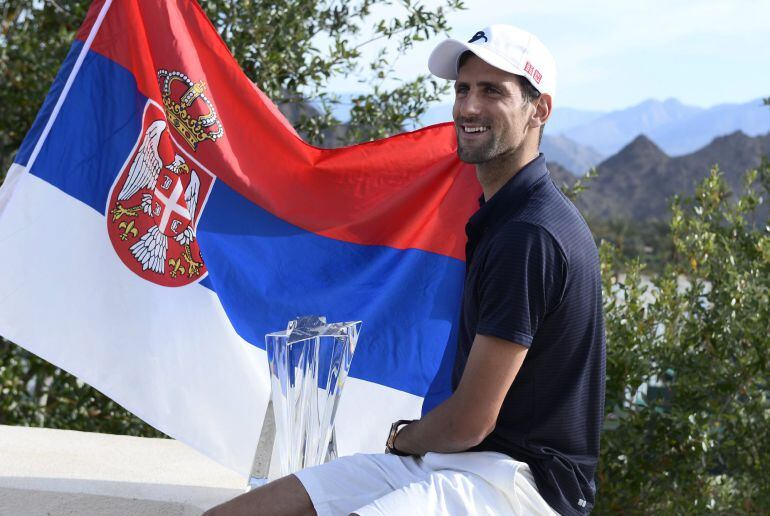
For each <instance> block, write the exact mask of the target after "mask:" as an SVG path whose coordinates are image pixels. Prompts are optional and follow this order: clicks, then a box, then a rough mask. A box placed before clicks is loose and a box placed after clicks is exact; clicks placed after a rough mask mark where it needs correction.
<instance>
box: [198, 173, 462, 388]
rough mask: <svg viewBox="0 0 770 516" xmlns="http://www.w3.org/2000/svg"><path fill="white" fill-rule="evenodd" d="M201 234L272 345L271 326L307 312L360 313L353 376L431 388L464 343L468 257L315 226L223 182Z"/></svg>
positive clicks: (247, 330)
mask: <svg viewBox="0 0 770 516" xmlns="http://www.w3.org/2000/svg"><path fill="white" fill-rule="evenodd" d="M198 238H199V239H200V245H201V249H202V250H203V253H204V259H205V261H206V264H207V267H208V269H209V278H208V280H209V281H210V282H211V283H212V286H213V288H214V290H215V291H216V292H217V294H218V295H219V298H220V300H221V301H222V304H223V306H224V307H225V310H226V311H227V314H228V316H229V317H230V320H231V322H232V323H233V325H234V326H235V329H236V331H238V333H239V334H240V335H241V336H242V337H243V338H245V339H246V340H248V341H249V342H251V343H253V344H255V345H257V346H260V347H263V346H264V343H263V340H264V335H265V333H267V332H270V331H276V330H280V329H282V328H285V327H286V322H287V321H288V320H290V319H293V318H295V317H296V316H297V315H310V314H315V315H326V316H327V317H328V320H333V321H352V320H359V319H360V320H362V321H364V326H363V329H362V333H361V345H360V347H359V349H358V350H357V351H356V358H355V360H354V361H353V366H352V369H351V375H352V376H354V377H357V378H362V379H365V380H369V381H372V382H376V383H379V384H382V385H388V386H390V387H394V388H396V389H399V390H403V391H407V392H410V393H413V394H417V395H419V396H425V395H426V393H427V391H428V390H429V387H430V386H431V383H432V382H433V380H434V377H435V376H436V372H437V370H438V369H439V365H440V364H441V362H442V358H443V357H444V351H445V349H447V344H448V343H452V344H453V343H454V342H455V328H456V325H455V324H454V323H455V320H456V317H457V314H458V310H459V292H460V291H461V290H462V281H463V277H464V270H465V265H464V264H463V263H462V262H460V261H459V260H456V259H454V258H449V257H446V256H441V255H437V254H433V253H428V252H425V251H419V250H399V249H392V248H389V247H385V246H365V245H360V244H351V243H348V242H340V241H337V240H333V239H330V238H327V237H323V236H319V235H316V234H314V233H309V232H307V231H305V230H303V229H300V228H297V227H296V226H293V225H291V224H288V223H286V222H284V221H283V220H281V219H279V218H277V217H275V216H274V215H272V214H270V213H268V212H267V211H265V210H263V209H262V208H260V207H259V206H256V205H254V204H252V203H250V202H249V201H248V200H246V199H245V198H244V197H243V196H241V195H240V194H238V193H237V192H235V191H234V190H232V189H231V188H229V187H228V186H227V185H225V184H224V183H222V182H221V181H218V182H217V183H216V184H215V186H214V189H213V191H212V193H211V196H210V198H209V201H208V204H207V205H206V208H205V211H204V212H203V216H202V218H201V222H200V223H199V226H198ZM453 348H454V346H453V345H452V346H449V349H452V350H453ZM448 362H451V361H448ZM445 366H451V364H445ZM448 388H449V386H448V384H446V383H444V384H443V385H441V384H436V385H434V389H438V390H442V391H445V390H446V389H448Z"/></svg>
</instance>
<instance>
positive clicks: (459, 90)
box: [455, 87, 468, 95]
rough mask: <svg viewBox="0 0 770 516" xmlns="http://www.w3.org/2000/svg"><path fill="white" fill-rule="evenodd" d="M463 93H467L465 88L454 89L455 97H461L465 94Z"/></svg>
mask: <svg viewBox="0 0 770 516" xmlns="http://www.w3.org/2000/svg"><path fill="white" fill-rule="evenodd" d="M465 93H468V88H466V87H460V88H457V89H455V94H456V95H462V94H465Z"/></svg>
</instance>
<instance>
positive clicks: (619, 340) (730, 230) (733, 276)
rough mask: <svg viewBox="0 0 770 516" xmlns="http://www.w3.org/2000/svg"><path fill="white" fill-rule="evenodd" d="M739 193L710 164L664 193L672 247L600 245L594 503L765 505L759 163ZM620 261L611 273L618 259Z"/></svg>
mask: <svg viewBox="0 0 770 516" xmlns="http://www.w3.org/2000/svg"><path fill="white" fill-rule="evenodd" d="M746 181H747V184H748V185H750V186H751V187H750V188H749V190H748V192H747V193H746V194H745V195H743V196H741V197H740V198H739V199H738V200H737V202H729V197H730V194H729V192H728V190H727V186H726V183H725V181H724V178H723V177H722V175H721V174H720V173H719V171H718V170H717V169H714V170H713V171H712V172H711V174H710V175H709V177H708V178H706V179H705V180H704V181H703V183H702V184H701V185H700V186H699V187H698V189H697V191H696V194H695V196H694V198H693V199H689V200H687V201H676V202H675V204H674V207H673V216H672V220H671V236H672V239H673V243H674V247H675V253H676V256H675V258H674V260H673V262H672V263H670V264H668V265H667V266H666V268H665V270H664V272H663V273H661V274H660V275H657V276H653V277H646V276H645V275H644V273H645V269H644V267H643V266H642V265H640V263H639V262H638V261H626V260H624V259H623V258H622V257H620V256H619V255H618V253H617V251H616V250H615V249H614V248H612V247H611V246H609V245H606V244H605V245H603V246H602V266H603V271H602V272H603V280H604V288H605V317H606V322H607V345H608V360H607V400H606V403H607V419H606V427H605V432H604V434H603V438H602V439H603V440H602V457H601V462H600V471H599V484H600V485H599V498H598V503H597V513H600V514H601V513H612V512H624V513H625V512H639V513H672V512H673V513H682V512H683V513H703V512H714V513H726V512H730V513H746V514H750V513H767V512H768V511H770V476H768V475H767V472H766V470H765V468H766V465H767V464H770V433H768V431H767V430H768V429H770V400H769V399H768V395H769V394H770V386H769V384H768V382H769V380H770V378H769V377H768V371H767V365H768V360H770V226H768V221H766V220H765V221H762V222H761V223H760V222H758V221H756V220H754V219H755V212H756V209H757V208H758V207H759V205H760V204H762V203H763V202H764V199H765V198H766V197H767V195H768V193H770V167H768V166H767V163H765V164H763V166H762V167H761V168H760V170H755V171H752V172H750V173H749V174H748V176H747V180H746ZM621 271H622V272H621Z"/></svg>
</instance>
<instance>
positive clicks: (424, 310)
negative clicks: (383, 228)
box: [17, 43, 465, 408]
mask: <svg viewBox="0 0 770 516" xmlns="http://www.w3.org/2000/svg"><path fill="white" fill-rule="evenodd" d="M78 51H79V43H76V44H75V45H74V46H73V49H72V51H71V52H70V56H69V57H68V59H67V62H68V63H70V64H69V66H71V61H74V57H73V55H74V56H75V57H76V56H77V52H78ZM66 66H68V65H67V64H65V67H66ZM66 77H67V74H66V73H60V74H59V77H58V78H57V80H56V83H55V84H54V86H53V88H52V91H51V93H50V94H49V97H48V98H47V100H46V102H45V105H44V108H43V110H42V111H41V114H40V115H39V117H38V120H37V122H36V123H35V127H34V128H33V130H32V131H31V132H30V134H29V136H28V137H27V139H26V140H25V143H24V146H23V148H22V152H20V153H19V155H18V158H17V162H18V163H21V164H24V162H25V160H26V159H28V158H29V152H31V148H32V147H34V144H35V141H36V134H39V131H40V130H41V129H42V128H41V127H40V126H41V123H42V125H43V126H44V125H45V120H47V115H46V114H45V113H46V110H48V111H49V112H50V107H51V106H52V105H53V104H55V101H56V97H57V96H58V91H59V90H60V89H61V85H62V84H63V82H64V81H66ZM146 100H147V99H146V97H144V96H143V95H141V94H140V93H139V92H138V89H137V87H136V82H135V80H134V78H133V76H132V75H131V74H130V73H129V72H128V71H127V70H126V69H124V68H123V67H121V66H120V65H118V64H116V63H114V62H113V61H111V60H109V59H107V58H104V57H102V56H100V55H98V54H95V53H93V52H89V53H88V55H87V57H86V60H85V61H84V63H83V66H82V68H81V69H80V71H79V74H78V77H77V78H76V80H75V82H74V83H73V87H72V90H71V91H70V93H69V96H68V98H67V100H66V102H65V103H64V104H63V105H62V108H61V111H60V113H59V116H58V118H57V120H56V121H55V123H54V124H53V126H52V128H51V132H50V134H49V136H48V139H47V141H46V143H45V145H44V146H43V148H42V149H41V152H40V154H39V155H38V157H37V160H36V162H35V164H34V166H33V169H32V170H31V171H30V172H31V173H32V174H34V175H36V176H38V177H40V178H41V179H44V180H45V181H47V182H49V183H50V184H52V185H54V186H56V187H57V188H59V189H61V190H62V191H64V192H65V193H67V194H69V195H70V196H72V197H75V198H77V199H79V200H80V201H82V202H83V203H85V204H87V205H88V206H91V207H92V208H93V209H94V210H96V211H98V212H99V213H100V214H104V213H105V204H106V202H107V197H108V195H109V189H110V187H111V185H112V183H113V182H114V179H115V177H116V175H117V174H118V173H119V172H120V170H121V169H122V167H123V164H124V162H125V160H126V158H127V157H128V156H129V154H130V152H131V150H132V148H133V145H134V143H135V142H136V139H137V137H138V134H139V131H140V127H141V119H142V113H143V108H144V105H145V103H146ZM41 120H42V122H41ZM214 172H216V171H215V170H214ZM104 236H106V228H105V235H104ZM97 237H99V236H98V235H97ZM198 238H199V239H200V244H201V250H202V252H203V257H204V260H205V262H206V264H207V267H208V270H209V276H208V277H207V278H205V279H204V281H202V282H201V284H202V285H203V286H205V287H208V288H210V289H212V290H213V291H215V292H216V293H217V295H218V296H219V298H220V300H221V302H222V305H223V306H224V309H225V311H226V313H227V315H228V317H229V318H230V321H231V322H232V324H233V326H234V327H235V329H236V331H237V332H238V333H239V334H240V335H241V336H242V337H243V338H244V339H245V340H247V341H249V342H250V343H252V344H254V345H256V346H259V347H264V334H265V333H267V332H271V331H275V330H279V329H281V328H284V327H285V326H286V322H287V321H288V320H289V319H292V318H294V317H295V316H297V315H305V314H318V315H326V316H327V317H328V319H329V320H333V321H344V320H362V321H363V322H364V326H363V330H362V334H361V335H362V336H361V340H360V345H359V348H358V349H357V351H356V356H355V359H354V361H353V366H352V370H351V376H353V377H356V378H361V379H364V380H368V381H372V382H376V383H379V384H382V385H386V386H389V387H393V388H395V389H399V390H401V391H405V392H409V393H412V394H415V395H418V396H424V397H426V401H425V407H426V408H429V407H432V406H433V405H435V403H437V402H438V401H440V400H441V399H443V398H445V397H446V396H447V395H448V393H449V388H450V386H449V378H450V374H449V373H450V370H451V366H452V360H453V353H454V347H455V340H456V336H455V331H456V319H457V315H458V312H459V299H460V296H459V293H460V291H461V289H462V281H463V277H464V269H465V266H464V263H463V262H461V261H459V260H456V259H454V258H449V257H446V256H442V255H438V254H434V253H429V252H425V251H419V250H399V249H393V248H389V247H385V246H366V245H361V244H352V243H348V242H341V241H337V240H333V239H330V238H327V237H323V236H319V235H316V234H314V233H310V232H307V231H305V230H303V229H301V228H298V227H296V226H293V225H291V224H289V223H287V222H285V221H283V220H281V219H279V218H277V217H275V216H274V215H272V214H270V213H269V212H267V211H266V210H264V209H262V208H260V207H259V206H257V205H254V204H252V203H251V202H249V201H248V200H247V199H246V198H244V197H243V196H242V195H240V194H239V193H237V192H235V191H234V190H233V189H231V188H229V187H228V186H227V185H226V184H224V183H223V182H222V181H216V182H215V184H214V188H213V189H212V192H211V194H210V197H209V200H208V203H207V204H206V206H205V210H204V211H203V213H202V216H201V219H200V221H199V227H198ZM193 288H197V287H193ZM183 319H184V314H180V320H179V321H176V322H175V321H169V324H175V323H179V322H180V321H183ZM180 331H183V330H180ZM212 345H216V343H215V342H214V343H212ZM191 381H195V380H194V379H192V378H191Z"/></svg>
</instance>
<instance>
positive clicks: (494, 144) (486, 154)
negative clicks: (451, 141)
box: [455, 124, 505, 165]
mask: <svg viewBox="0 0 770 516" xmlns="http://www.w3.org/2000/svg"><path fill="white" fill-rule="evenodd" d="M489 125H491V124H489ZM462 130H463V129H462V127H457V128H456V129H455V131H457V135H456V136H457V157H459V158H460V161H463V162H465V163H469V164H472V165H478V164H480V163H486V162H487V161H491V160H493V159H495V158H496V157H498V156H500V155H501V154H503V153H504V150H505V149H501V148H500V139H499V138H497V137H496V135H495V134H494V133H492V129H491V128H490V129H488V130H487V132H489V133H490V134H489V135H488V136H489V138H488V139H486V140H485V141H482V142H471V143H470V144H466V145H463V143H462V140H461V138H460V134H459V133H460V132H462Z"/></svg>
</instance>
